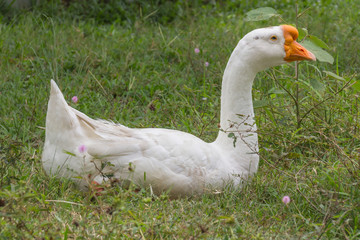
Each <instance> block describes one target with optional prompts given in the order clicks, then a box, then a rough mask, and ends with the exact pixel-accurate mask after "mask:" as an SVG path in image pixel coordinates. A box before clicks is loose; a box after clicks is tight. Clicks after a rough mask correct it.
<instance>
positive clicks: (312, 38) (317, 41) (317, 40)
mask: <svg viewBox="0 0 360 240" xmlns="http://www.w3.org/2000/svg"><path fill="white" fill-rule="evenodd" d="M308 39H309V40H310V41H311V42H312V43H314V44H315V45H316V46H319V47H321V48H325V49H329V46H328V45H327V44H326V43H325V42H324V41H323V40H321V39H320V38H318V37H316V36H314V35H309V36H308Z"/></svg>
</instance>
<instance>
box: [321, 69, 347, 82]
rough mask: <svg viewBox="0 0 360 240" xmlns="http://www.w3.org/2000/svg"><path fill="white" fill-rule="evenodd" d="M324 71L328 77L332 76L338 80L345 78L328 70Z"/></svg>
mask: <svg viewBox="0 0 360 240" xmlns="http://www.w3.org/2000/svg"><path fill="white" fill-rule="evenodd" d="M324 73H326V75H328V76H330V77H333V78H335V79H337V80H340V81H346V80H345V78H343V77H340V76H339V75H337V74H335V73H333V72H329V71H324Z"/></svg>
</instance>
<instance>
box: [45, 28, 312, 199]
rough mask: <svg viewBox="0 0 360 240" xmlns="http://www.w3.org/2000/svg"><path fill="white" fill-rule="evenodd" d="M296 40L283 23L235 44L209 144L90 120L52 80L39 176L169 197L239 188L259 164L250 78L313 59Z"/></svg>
mask: <svg viewBox="0 0 360 240" xmlns="http://www.w3.org/2000/svg"><path fill="white" fill-rule="evenodd" d="M297 37H298V31H297V30H296V28H294V27H292V26H289V25H282V26H276V27H269V28H261V29H256V30H254V31H252V32H250V33H248V34H247V35H245V36H244V37H243V39H241V40H240V41H239V43H238V45H237V46H236V48H235V50H234V51H233V53H232V54H231V57H230V59H229V62H228V64H227V66H226V69H225V72H224V76H223V82H222V91H221V119H220V126H221V130H220V131H219V134H218V137H217V139H216V140H215V141H214V142H212V143H206V142H204V141H202V140H201V139H199V138H197V137H195V136H193V135H191V134H188V133H184V132H180V131H176V130H169V129H160V128H145V129H131V128H127V127H125V126H123V125H119V124H114V123H111V122H108V121H104V120H93V119H91V118H89V117H88V116H86V115H85V114H83V113H81V112H79V111H77V110H75V109H74V108H72V107H70V106H68V104H67V103H66V101H65V99H64V97H63V95H62V93H61V91H60V90H59V88H58V86H57V85H56V83H55V82H54V81H53V80H52V81H51V93H50V100H49V104H48V112H47V117H46V138H45V145H44V150H43V155H42V162H43V166H44V169H45V171H46V172H47V173H48V174H49V175H54V176H57V177H66V178H71V179H73V180H74V181H76V182H77V183H78V185H79V186H81V187H86V186H88V185H89V184H90V183H92V182H97V183H99V184H101V183H103V182H104V181H107V180H108V176H111V177H112V178H115V179H120V180H131V181H133V182H135V183H137V184H140V185H142V186H149V185H150V186H151V187H152V189H153V191H154V192H155V193H160V192H162V191H168V192H169V193H170V194H171V195H172V196H183V195H191V194H194V193H202V192H204V191H205V189H208V187H209V188H216V189H221V188H222V187H224V186H225V185H226V184H228V183H231V184H233V185H235V186H236V185H239V184H240V183H241V182H242V181H243V180H244V179H247V178H248V177H249V176H251V175H253V174H254V173H256V171H257V168H258V162H259V156H258V154H257V152H258V142H257V141H258V140H257V134H256V126H255V122H254V111H253V106H252V96H251V88H252V84H253V81H254V78H255V75H256V73H257V72H259V71H262V70H265V69H266V68H269V67H272V66H276V65H280V64H283V63H286V62H290V61H299V60H316V58H315V56H314V55H313V54H312V53H311V52H309V51H308V50H306V49H305V48H304V47H302V46H301V45H300V44H299V43H297V42H296V41H295V40H296V39H297ZM229 133H232V134H231V135H230V136H231V137H229ZM235 140H236V141H235Z"/></svg>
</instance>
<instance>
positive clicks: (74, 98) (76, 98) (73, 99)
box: [71, 96, 79, 103]
mask: <svg viewBox="0 0 360 240" xmlns="http://www.w3.org/2000/svg"><path fill="white" fill-rule="evenodd" d="M71 101H72V102H73V103H77V102H78V101H79V99H78V97H77V96H73V97H72V98H71Z"/></svg>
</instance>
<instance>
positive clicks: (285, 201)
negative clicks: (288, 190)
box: [282, 196, 290, 205]
mask: <svg viewBox="0 0 360 240" xmlns="http://www.w3.org/2000/svg"><path fill="white" fill-rule="evenodd" d="M282 202H283V203H284V204H286V205H288V204H289V203H290V197H289V196H284V197H283V198H282Z"/></svg>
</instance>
